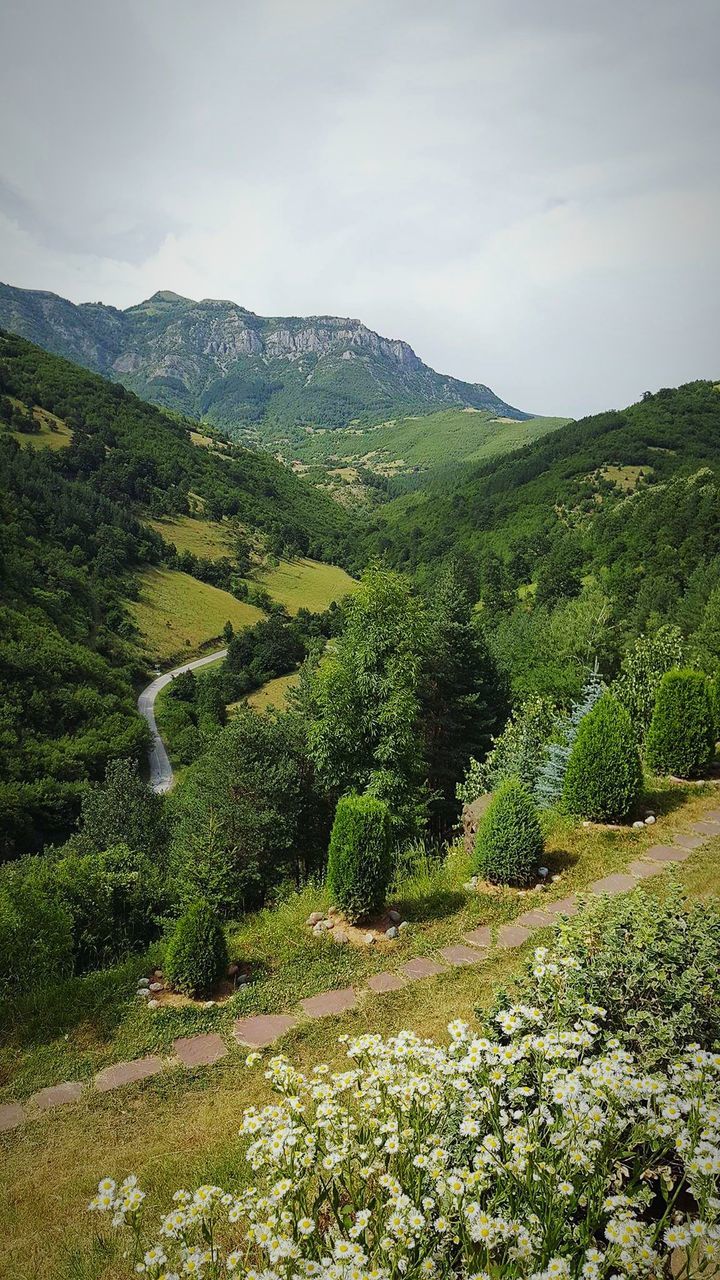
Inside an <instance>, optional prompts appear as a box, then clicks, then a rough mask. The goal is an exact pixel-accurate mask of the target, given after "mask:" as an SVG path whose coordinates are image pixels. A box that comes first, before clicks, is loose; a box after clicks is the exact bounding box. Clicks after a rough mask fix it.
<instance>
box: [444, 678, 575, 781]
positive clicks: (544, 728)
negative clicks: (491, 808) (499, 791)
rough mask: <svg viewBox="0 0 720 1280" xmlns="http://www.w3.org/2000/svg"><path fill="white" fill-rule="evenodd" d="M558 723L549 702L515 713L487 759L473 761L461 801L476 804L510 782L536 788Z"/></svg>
mask: <svg viewBox="0 0 720 1280" xmlns="http://www.w3.org/2000/svg"><path fill="white" fill-rule="evenodd" d="M556 721H557V712H556V710H555V706H554V704H553V703H552V702H550V701H549V700H548V699H547V698H532V699H531V700H530V701H529V702H524V703H523V704H522V706H520V707H518V708H517V710H515V711H513V712H512V714H511V716H510V719H509V720H508V722H507V724H506V725H505V728H504V729H503V731H502V733H500V734H498V736H497V737H496V738H493V740H492V748H491V750H490V751H489V752H488V754H487V756H486V757H485V759H484V760H483V761H478V760H471V761H470V764H469V766H468V770H467V773H466V775H465V778H464V781H463V782H461V783H460V784H459V786H458V789H457V797H458V800H462V802H463V804H472V802H473V800H477V798H478V796H481V795H483V794H484V792H486V791H492V790H493V788H494V787H498V786H499V785H500V783H501V782H505V781H506V779H508V778H517V779H518V781H520V782H524V783H525V784H526V786H528V787H530V788H532V787H533V786H534V785H535V782H536V779H537V776H538V772H539V770H540V766H541V764H542V758H543V749H544V747H545V744H546V742H547V741H548V738H549V737H550V735H551V733H552V732H553V729H554V727H555V724H556Z"/></svg>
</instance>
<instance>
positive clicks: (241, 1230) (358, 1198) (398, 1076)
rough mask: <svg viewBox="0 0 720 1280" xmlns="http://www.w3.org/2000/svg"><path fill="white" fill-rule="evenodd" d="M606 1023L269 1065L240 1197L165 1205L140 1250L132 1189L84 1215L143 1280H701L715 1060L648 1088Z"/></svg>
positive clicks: (137, 1202)
mask: <svg viewBox="0 0 720 1280" xmlns="http://www.w3.org/2000/svg"><path fill="white" fill-rule="evenodd" d="M601 1020H602V1010H600V1009H598V1008H596V1007H592V1006H591V1007H587V1008H585V1009H584V1010H583V1011H582V1014H581V1016H580V1017H579V1018H578V1019H577V1021H576V1025H575V1026H574V1027H573V1028H571V1029H565V1030H563V1029H559V1028H557V1027H554V1026H552V1025H549V1024H547V1023H546V1022H545V1020H544V1017H543V1014H542V1013H541V1011H540V1010H539V1009H536V1008H534V1007H532V1006H530V1005H518V1006H515V1007H511V1008H509V1009H507V1010H504V1011H502V1012H500V1013H499V1014H498V1015H497V1016H496V1019H495V1024H496V1027H497V1034H494V1035H493V1037H492V1038H491V1037H489V1036H485V1035H483V1034H478V1033H477V1032H476V1031H475V1030H473V1029H471V1027H470V1026H468V1025H467V1024H466V1023H464V1022H460V1021H456V1022H453V1023H451V1024H450V1027H449V1032H450V1041H449V1043H447V1044H442V1045H441V1044H435V1043H433V1042H431V1041H429V1040H421V1039H419V1038H418V1037H417V1036H416V1035H415V1034H413V1033H412V1032H409V1031H403V1032H401V1033H400V1034H399V1035H397V1036H395V1037H394V1038H392V1039H389V1040H383V1039H382V1038H381V1037H380V1036H377V1035H363V1036H360V1037H359V1038H358V1039H355V1040H351V1041H349V1042H347V1056H348V1065H347V1068H346V1069H345V1070H341V1071H339V1072H337V1073H334V1074H333V1073H331V1072H330V1070H329V1068H328V1067H327V1066H318V1067H315V1068H314V1070H313V1071H312V1073H311V1074H310V1075H303V1074H301V1073H300V1072H299V1071H297V1070H295V1069H294V1068H293V1066H292V1065H291V1064H290V1063H289V1062H288V1060H287V1059H286V1058H284V1057H276V1058H273V1059H272V1060H271V1061H270V1063H269V1065H268V1069H267V1072H266V1076H267V1079H268V1081H269V1082H270V1084H271V1085H272V1087H273V1089H274V1090H275V1092H276V1093H277V1094H278V1095H279V1097H278V1100H277V1101H276V1102H275V1103H273V1104H271V1105H268V1106H265V1107H263V1108H261V1109H256V1108H250V1109H248V1110H247V1111H246V1112H245V1115H244V1120H243V1125H242V1134H243V1136H244V1138H245V1140H246V1143H247V1146H246V1148H245V1161H246V1163H247V1165H248V1166H249V1177H250V1180H251V1182H252V1185H245V1186H244V1187H243V1188H241V1189H240V1188H236V1187H233V1188H232V1189H229V1190H224V1189H223V1188H221V1187H216V1186H201V1187H199V1188H198V1189H197V1190H196V1191H194V1192H190V1191H187V1190H180V1191H177V1192H176V1193H175V1195H174V1197H173V1204H172V1206H171V1207H170V1208H169V1210H168V1212H167V1213H166V1214H165V1215H164V1216H163V1218H162V1220H161V1222H160V1223H159V1225H158V1227H157V1229H156V1231H155V1232H154V1234H153V1235H152V1236H150V1237H148V1236H147V1235H146V1233H145V1230H144V1226H143V1212H142V1210H143V1192H142V1191H141V1190H140V1189H139V1188H138V1186H137V1184H136V1180H135V1179H134V1178H132V1177H131V1178H128V1179H126V1180H125V1181H124V1182H123V1183H121V1184H120V1185H119V1186H117V1185H116V1184H115V1182H114V1181H113V1180H112V1179H109V1178H108V1179H103V1181H102V1182H101V1183H100V1185H99V1187H98V1193H97V1195H96V1196H95V1197H94V1199H93V1201H92V1202H91V1205H90V1208H91V1210H93V1211H94V1212H97V1213H107V1214H109V1215H110V1217H111V1219H112V1222H113V1225H114V1226H116V1227H127V1228H129V1229H130V1232H131V1239H132V1251H130V1252H128V1254H127V1255H126V1256H127V1259H128V1268H130V1267H133V1268H134V1270H135V1272H136V1273H138V1274H141V1275H144V1276H146V1277H149V1280H160V1278H161V1277H162V1278H163V1280H179V1278H180V1277H185V1276H202V1277H205V1280H218V1278H219V1277H220V1276H223V1277H227V1276H228V1275H231V1276H232V1275H237V1276H241V1277H243V1280H296V1278H303V1280H304V1278H305V1277H323V1280H325V1278H327V1280H394V1278H395V1277H405V1278H407V1280H410V1278H411V1277H412V1278H413V1280H414V1278H415V1277H438V1278H440V1277H463V1278H464V1280H490V1278H491V1277H492V1278H495V1277H526V1278H528V1280H570V1278H571V1277H573V1278H574V1277H581V1278H582V1280H605V1278H606V1277H607V1278H608V1280H610V1278H613V1280H617V1278H619V1277H625V1276H628V1277H633V1278H634V1277H647V1278H648V1280H650V1278H651V1277H653V1278H654V1277H659V1276H666V1275H667V1276H669V1275H670V1265H671V1258H672V1260H673V1263H674V1264H678V1262H679V1265H675V1267H674V1274H675V1275H687V1276H694V1275H699V1274H702V1272H703V1269H704V1268H708V1269H709V1270H710V1271H711V1272H712V1270H713V1269H714V1260H715V1259H717V1258H718V1256H719V1250H720V1243H719V1242H720V1225H719V1224H718V1216H719V1212H720V1199H718V1195H717V1186H716V1184H717V1178H718V1173H719V1172H720V1149H719V1145H718V1144H719V1142H720V1055H717V1054H712V1053H709V1052H707V1051H705V1050H701V1049H699V1048H697V1047H693V1046H690V1047H689V1048H688V1049H687V1050H686V1051H685V1052H683V1053H681V1054H679V1056H678V1058H677V1060H676V1061H675V1062H674V1063H673V1064H672V1065H670V1066H669V1067H668V1069H667V1070H666V1071H665V1072H664V1073H662V1074H658V1075H650V1074H648V1073H646V1072H645V1071H643V1070H642V1069H641V1068H640V1067H639V1066H636V1064H635V1063H634V1061H633V1058H632V1056H631V1055H630V1054H629V1053H628V1052H627V1051H626V1050H624V1049H622V1048H621V1047H620V1046H619V1044H618V1042H617V1041H616V1040H614V1039H612V1038H610V1037H607V1036H604V1035H603V1032H602V1030H601ZM346 1041H347V1038H346ZM257 1056H259V1055H251V1059H250V1060H252V1059H253V1058H254V1057H257Z"/></svg>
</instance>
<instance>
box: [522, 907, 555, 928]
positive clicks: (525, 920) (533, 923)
mask: <svg viewBox="0 0 720 1280" xmlns="http://www.w3.org/2000/svg"><path fill="white" fill-rule="evenodd" d="M513 924H519V925H520V926H521V928H523V929H542V928H543V927H546V926H547V925H549V924H554V921H553V918H552V916H551V915H549V914H548V912H547V911H546V910H545V908H544V907H533V909H532V911H524V912H523V914H522V915H521V916H518V917H517V918H516V919H515V920H513Z"/></svg>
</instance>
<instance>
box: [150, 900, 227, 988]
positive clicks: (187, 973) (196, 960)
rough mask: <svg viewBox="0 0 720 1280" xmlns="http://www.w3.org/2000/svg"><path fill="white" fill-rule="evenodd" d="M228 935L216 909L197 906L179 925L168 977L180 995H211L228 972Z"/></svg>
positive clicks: (170, 946)
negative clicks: (215, 986)
mask: <svg viewBox="0 0 720 1280" xmlns="http://www.w3.org/2000/svg"><path fill="white" fill-rule="evenodd" d="M227 963H228V950H227V943H226V941H225V934H224V933H223V931H222V928H221V925H220V922H219V920H218V918H217V916H216V915H215V913H214V911H213V909H212V907H211V906H210V905H209V904H208V903H207V902H195V903H193V905H192V906H191V907H189V908H188V910H187V911H186V912H185V914H184V915H183V916H181V917H180V919H179V920H178V922H177V924H176V925H175V930H174V933H173V935H172V937H171V939H170V941H169V943H168V948H167V951H166V953H165V969H164V972H165V977H166V978H167V980H168V982H170V983H171V985H172V986H173V987H175V988H176V990H177V991H182V992H184V993H185V995H188V996H196V995H200V994H202V993H203V992H205V991H209V990H210V989H211V988H212V987H213V986H214V985H215V983H216V982H217V981H218V979H220V978H221V977H222V976H223V974H224V973H225V971H226V969H227Z"/></svg>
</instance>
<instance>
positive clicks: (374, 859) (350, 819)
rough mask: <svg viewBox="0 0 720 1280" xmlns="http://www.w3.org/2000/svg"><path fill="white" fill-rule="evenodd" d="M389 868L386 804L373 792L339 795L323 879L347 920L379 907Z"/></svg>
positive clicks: (383, 897) (383, 896)
mask: <svg viewBox="0 0 720 1280" xmlns="http://www.w3.org/2000/svg"><path fill="white" fill-rule="evenodd" d="M391 870H392V867H391V859H390V815H389V812H388V807H387V805H386V804H384V803H383V801H382V800H376V799H375V798H374V797H373V796H357V795H349V796H342V797H341V799H340V800H339V801H338V806H337V809H336V810H335V821H334V822H333V828H332V834H331V836H330V848H329V850H328V871H327V882H328V888H329V889H330V893H331V894H332V896H333V898H334V900H335V902H336V903H337V905H338V907H339V908H340V910H341V911H342V912H344V914H345V915H346V916H347V919H348V920H350V921H353V922H354V921H356V920H360V919H361V918H362V917H363V916H366V915H370V914H371V913H372V912H373V911H378V910H379V909H380V907H382V905H383V904H384V902H385V895H386V893H387V887H388V884H389V882H390V874H391Z"/></svg>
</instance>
